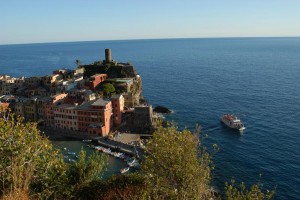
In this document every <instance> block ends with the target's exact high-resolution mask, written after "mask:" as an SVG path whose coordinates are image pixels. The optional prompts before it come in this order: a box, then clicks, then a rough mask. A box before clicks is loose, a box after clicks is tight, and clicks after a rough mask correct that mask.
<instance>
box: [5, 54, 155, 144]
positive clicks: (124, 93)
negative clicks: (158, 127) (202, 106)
mask: <svg viewBox="0 0 300 200" xmlns="http://www.w3.org/2000/svg"><path fill="white" fill-rule="evenodd" d="M76 63H77V68H76V69H75V70H70V69H58V70H55V71H53V73H52V74H51V75H47V76H42V77H29V78H26V77H20V78H15V77H10V76H8V75H0V102H1V103H0V108H1V115H2V116H4V117H5V114H6V113H7V112H8V110H9V111H10V112H11V113H14V115H15V116H20V117H23V118H24V120H25V121H29V122H36V123H37V124H38V126H39V128H40V129H41V130H43V131H45V132H48V133H50V136H51V134H54V135H56V136H57V135H61V136H69V137H73V138H77V139H93V138H98V137H100V138H109V139H113V138H114V139H115V141H119V142H122V143H132V142H135V141H139V139H140V136H149V135H151V133H152V132H153V131H154V127H155V122H156V119H157V118H158V117H159V116H157V115H156V114H155V113H153V109H152V106H151V105H150V104H148V103H147V101H146V100H145V99H144V98H143V97H142V79H141V77H140V76H139V74H138V73H137V72H136V71H135V69H134V67H133V66H132V65H131V64H130V63H118V62H116V61H114V60H113V59H112V52H111V50H110V49H105V60H102V61H96V62H95V63H93V64H89V65H81V64H80V61H79V60H77V61H76ZM121 133H130V134H127V136H126V137H124V138H122V134H121ZM124 135H125V134H124Z"/></svg>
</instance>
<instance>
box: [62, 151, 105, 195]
mask: <svg viewBox="0 0 300 200" xmlns="http://www.w3.org/2000/svg"><path fill="white" fill-rule="evenodd" d="M106 161H107V157H106V156H100V155H99V154H97V153H95V152H94V153H93V154H91V155H90V156H89V157H88V158H87V157H86V153H85V151H84V150H83V149H81V151H80V152H79V159H78V161H77V162H76V163H74V164H72V165H70V168H69V170H68V173H67V174H68V177H69V184H70V185H71V186H73V187H74V191H75V192H76V191H78V190H80V188H82V187H84V186H86V185H88V184H89V183H90V182H92V181H99V180H100V179H101V174H102V172H103V171H104V168H105V166H106Z"/></svg>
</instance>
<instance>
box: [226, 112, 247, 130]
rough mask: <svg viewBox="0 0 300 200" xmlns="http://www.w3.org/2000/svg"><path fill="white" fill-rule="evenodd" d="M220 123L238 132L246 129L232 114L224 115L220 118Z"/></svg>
mask: <svg viewBox="0 0 300 200" xmlns="http://www.w3.org/2000/svg"><path fill="white" fill-rule="evenodd" d="M221 122H223V123H224V124H225V125H226V126H228V127H229V128H232V129H236V130H239V131H243V130H245V129H246V127H245V126H244V124H243V123H242V122H241V120H240V119H239V118H238V117H237V116H235V115H232V114H224V115H223V116H222V117H221Z"/></svg>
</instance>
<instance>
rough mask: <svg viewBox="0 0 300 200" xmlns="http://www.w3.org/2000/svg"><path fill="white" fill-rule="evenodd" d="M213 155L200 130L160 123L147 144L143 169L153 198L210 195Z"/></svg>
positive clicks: (204, 196)
mask: <svg viewBox="0 0 300 200" xmlns="http://www.w3.org/2000/svg"><path fill="white" fill-rule="evenodd" d="M210 164H211V161H210V156H209V154H208V153H207V152H206V151H205V149H204V148H202V146H201V144H200V141H199V137H198V135H197V134H192V133H191V132H190V131H189V130H186V129H185V130H183V131H182V132H179V131H178V130H177V129H176V127H174V126H171V127H168V128H164V127H160V128H159V129H158V130H157V131H155V133H154V134H153V138H152V139H151V140H150V141H149V143H148V144H147V152H146V158H145V161H144V163H143V164H142V173H143V175H144V176H145V177H146V180H147V184H148V185H149V187H148V188H149V190H148V191H147V193H148V195H149V196H150V197H151V198H153V199H166V198H167V199H169V198H171V199H206V198H208V197H210V192H209V183H210Z"/></svg>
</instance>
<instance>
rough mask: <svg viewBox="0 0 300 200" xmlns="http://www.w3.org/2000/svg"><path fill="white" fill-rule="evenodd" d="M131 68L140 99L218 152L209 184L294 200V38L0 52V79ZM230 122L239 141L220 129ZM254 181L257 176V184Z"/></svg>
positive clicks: (299, 171) (297, 63) (299, 66)
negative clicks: (111, 63) (239, 185)
mask: <svg viewBox="0 0 300 200" xmlns="http://www.w3.org/2000/svg"><path fill="white" fill-rule="evenodd" d="M105 48H111V49H112V54H113V59H114V60H117V61H119V62H127V61H129V62H132V64H133V65H134V66H135V68H136V69H137V71H138V73H139V74H140V75H141V76H142V79H143V96H144V97H145V98H146V99H148V100H149V102H150V103H152V104H153V105H163V106H167V107H169V108H170V109H172V110H173V111H174V113H173V114H171V115H169V116H167V119H169V120H173V121H174V122H176V123H177V124H178V126H179V127H180V128H184V127H187V128H190V129H193V128H194V127H195V124H200V125H201V126H202V132H203V133H206V134H208V138H207V139H206V140H205V141H204V143H205V144H206V145H207V146H211V145H212V144H215V143H216V144H218V146H219V148H220V150H219V152H218V153H217V154H216V155H215V156H214V161H215V165H216V169H215V170H214V174H213V182H214V184H215V185H216V186H217V187H218V188H220V189H222V188H223V187H224V182H226V181H230V180H231V178H232V177H235V180H236V181H237V182H240V181H245V182H246V184H247V185H250V184H253V183H257V182H260V183H261V184H263V185H264V187H266V188H269V189H272V188H274V187H276V188H277V189H276V199H300V145H299V143H300V126H299V125H300V123H299V121H300V38H215V39H161V40H123V41H95V42H72V43H48V44H26V45H1V46H0V74H8V75H11V76H16V77H19V76H27V77H28V76H41V75H47V74H50V73H52V71H53V70H55V69H58V68H71V69H73V68H75V60H76V59H80V60H81V62H82V63H85V64H88V63H91V62H94V61H95V60H103V59H104V49H105ZM224 113H234V114H237V115H238V116H239V117H240V118H241V119H242V121H243V122H244V124H245V126H246V128H247V129H246V130H245V131H244V134H243V135H240V134H238V133H237V132H235V131H234V130H231V129H229V128H227V127H225V126H223V125H222V124H221V123H220V121H219V118H220V116H221V115H222V114H224ZM260 174H261V175H262V176H261V178H260Z"/></svg>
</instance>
